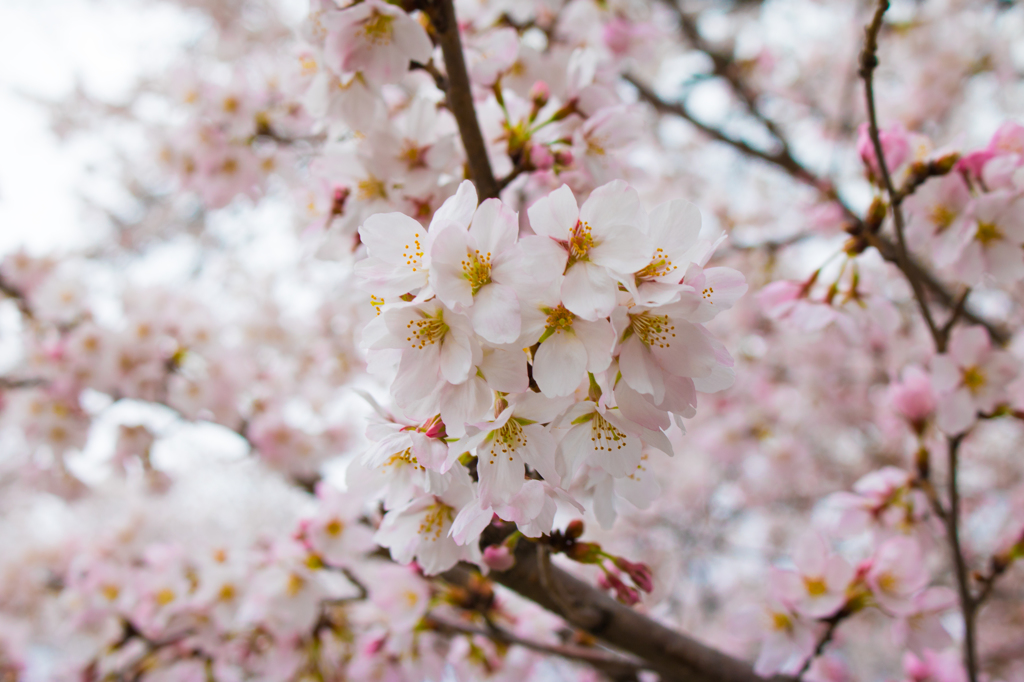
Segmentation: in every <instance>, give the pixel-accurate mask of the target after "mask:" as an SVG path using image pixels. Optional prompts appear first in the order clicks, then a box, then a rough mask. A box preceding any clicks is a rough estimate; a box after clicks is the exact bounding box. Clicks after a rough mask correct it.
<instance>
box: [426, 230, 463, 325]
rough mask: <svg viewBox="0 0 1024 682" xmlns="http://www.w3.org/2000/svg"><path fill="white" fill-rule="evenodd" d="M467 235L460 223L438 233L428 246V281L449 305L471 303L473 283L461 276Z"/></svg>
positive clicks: (439, 296) (440, 297)
mask: <svg viewBox="0 0 1024 682" xmlns="http://www.w3.org/2000/svg"><path fill="white" fill-rule="evenodd" d="M468 240H469V236H468V235H467V234H466V231H465V230H463V229H462V228H461V227H456V226H453V227H449V228H448V229H445V230H442V231H441V232H440V233H438V235H437V237H436V238H435V239H434V243H433V245H432V246H431V247H430V260H431V262H430V283H431V285H432V286H433V287H434V292H435V293H436V294H437V297H438V298H439V299H441V301H443V302H444V304H445V305H447V306H449V307H454V306H455V305H461V306H464V307H467V308H468V307H469V306H471V305H473V285H472V284H470V283H469V280H468V279H466V278H465V277H464V274H465V271H464V270H463V267H462V262H463V261H465V260H466V258H467V256H468V253H469V247H468Z"/></svg>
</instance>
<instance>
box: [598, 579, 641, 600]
mask: <svg viewBox="0 0 1024 682" xmlns="http://www.w3.org/2000/svg"><path fill="white" fill-rule="evenodd" d="M597 584H598V586H599V587H601V588H602V589H605V590H614V591H615V598H616V599H618V600H619V601H620V602H622V603H623V604H625V605H627V606H633V605H634V604H636V603H637V602H639V601H640V593H639V592H637V591H636V590H635V589H633V588H632V587H630V586H629V585H627V584H626V583H624V582H622V580H620V579H619V577H618V576H616V575H613V574H612V573H603V574H601V575H600V576H598V578H597Z"/></svg>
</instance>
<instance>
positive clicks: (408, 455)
mask: <svg viewBox="0 0 1024 682" xmlns="http://www.w3.org/2000/svg"><path fill="white" fill-rule="evenodd" d="M407 465H410V466H414V467H416V468H417V469H419V470H421V471H422V470H423V466H422V465H421V464H420V463H419V462H418V461H416V456H415V455H413V454H412V448H406V449H405V450H402V451H401V452H396V453H395V454H393V455H391V456H390V457H388V461H386V462H384V466H383V467H382V468H384V469H387V468H388V467H389V466H396V467H403V466H407Z"/></svg>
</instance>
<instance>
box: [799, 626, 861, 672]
mask: <svg viewBox="0 0 1024 682" xmlns="http://www.w3.org/2000/svg"><path fill="white" fill-rule="evenodd" d="M850 615H852V614H851V612H850V611H849V610H847V609H846V608H843V609H842V610H841V611H839V612H838V613H837V614H836V615H834V616H832V617H831V618H829V619H828V620H826V621H824V622H826V623H828V627H827V628H825V632H823V633H822V634H821V637H819V638H818V643H817V644H816V645H815V647H814V653H812V654H811V655H810V656H809V657H808V658H807V660H806V661H804V665H803V667H802V668H800V672H798V673H797V674H796V676H797V679H803V676H804V675H806V674H807V671H808V670H810V669H811V664H812V663H814V659H816V658H818V657H819V656H821V654H822V653H823V652H824V651H825V647H826V646H828V644H829V642H831V641H832V638H833V637H834V636H835V634H836V628H837V627H839V624H840V623H842V622H843V621H844V620H845V619H846V618H847V617H849V616H850Z"/></svg>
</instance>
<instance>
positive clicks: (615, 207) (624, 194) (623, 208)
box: [563, 180, 642, 239]
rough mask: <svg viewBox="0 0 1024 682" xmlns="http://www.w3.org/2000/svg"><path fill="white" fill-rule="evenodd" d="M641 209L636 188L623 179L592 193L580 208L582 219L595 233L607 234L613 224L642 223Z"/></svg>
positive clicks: (602, 186)
mask: <svg viewBox="0 0 1024 682" xmlns="http://www.w3.org/2000/svg"><path fill="white" fill-rule="evenodd" d="M641 210H642V209H641V207H640V196H639V195H638V194H637V193H636V190H635V189H633V188H632V187H630V186H629V185H627V184H626V183H625V181H623V180H613V181H612V182H609V183H608V184H606V185H601V186H600V187H598V188H597V189H595V190H594V191H593V192H591V193H590V197H588V198H587V200H586V201H585V202H583V206H582V207H581V208H580V220H582V221H583V222H585V223H589V224H590V226H591V228H592V229H593V230H594V232H595V233H599V234H605V233H607V231H608V227H609V226H611V225H639V224H641V222H642V221H641V218H640V211H641ZM563 239H564V237H563Z"/></svg>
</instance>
